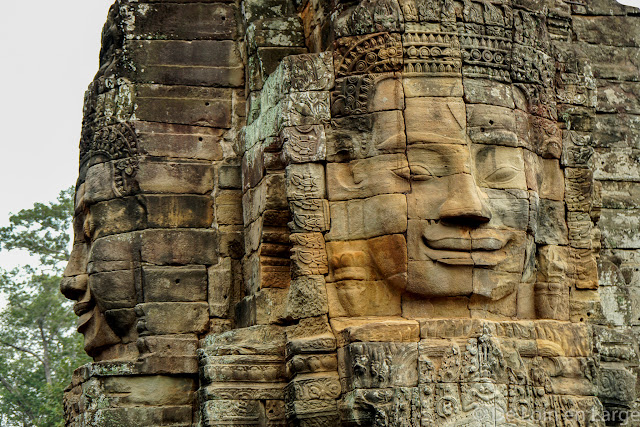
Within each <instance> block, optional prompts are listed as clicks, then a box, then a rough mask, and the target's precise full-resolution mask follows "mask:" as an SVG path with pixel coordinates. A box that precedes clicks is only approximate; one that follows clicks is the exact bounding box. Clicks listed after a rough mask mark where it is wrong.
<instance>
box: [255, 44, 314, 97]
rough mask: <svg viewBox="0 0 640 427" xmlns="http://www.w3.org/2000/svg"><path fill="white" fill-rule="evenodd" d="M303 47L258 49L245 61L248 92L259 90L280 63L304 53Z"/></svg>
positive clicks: (305, 50)
mask: <svg viewBox="0 0 640 427" xmlns="http://www.w3.org/2000/svg"><path fill="white" fill-rule="evenodd" d="M306 52H307V49H306V48H305V47H291V46H286V47H280V46H278V47H258V48H256V51H255V53H254V54H253V55H251V56H250V57H249V59H248V61H247V68H246V71H247V80H248V84H249V89H250V90H260V89H262V87H263V85H264V84H265V82H266V81H267V79H268V77H269V76H270V75H271V74H272V73H273V72H274V71H276V69H277V67H278V65H279V64H280V62H281V61H282V60H283V59H284V58H285V57H287V56H289V55H300V54H303V53H306Z"/></svg>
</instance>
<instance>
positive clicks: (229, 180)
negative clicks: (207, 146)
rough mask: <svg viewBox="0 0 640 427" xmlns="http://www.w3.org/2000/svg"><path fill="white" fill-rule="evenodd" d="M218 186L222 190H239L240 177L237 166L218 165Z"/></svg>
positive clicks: (240, 185) (240, 184) (240, 186)
mask: <svg viewBox="0 0 640 427" xmlns="http://www.w3.org/2000/svg"><path fill="white" fill-rule="evenodd" d="M218 185H219V186H220V188H224V189H236V190H238V189H241V188H242V176H241V170H240V167H239V166H236V165H220V167H219V168H218Z"/></svg>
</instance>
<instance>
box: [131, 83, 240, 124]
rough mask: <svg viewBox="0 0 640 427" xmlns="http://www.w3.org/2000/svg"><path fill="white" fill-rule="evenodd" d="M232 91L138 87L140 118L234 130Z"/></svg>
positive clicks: (179, 87) (136, 96)
mask: <svg viewBox="0 0 640 427" xmlns="http://www.w3.org/2000/svg"><path fill="white" fill-rule="evenodd" d="M232 94H233V92H232V90H230V89H219V88H205V87H194V86H163V85H144V84H141V85H136V94H135V100H136V104H137V109H136V118H137V119H138V120H142V121H149V122H161V123H167V124H178V125H192V126H209V127H213V128H227V129H228V128H230V127H231V98H232V96H233V95H232Z"/></svg>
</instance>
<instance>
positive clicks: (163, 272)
mask: <svg viewBox="0 0 640 427" xmlns="http://www.w3.org/2000/svg"><path fill="white" fill-rule="evenodd" d="M142 278H143V283H142V290H143V294H144V301H145V302H163V301H164V302H169V301H176V302H177V301H180V302H197V301H205V300H206V299H207V270H206V268H205V267H204V266H197V267H151V266H143V267H142Z"/></svg>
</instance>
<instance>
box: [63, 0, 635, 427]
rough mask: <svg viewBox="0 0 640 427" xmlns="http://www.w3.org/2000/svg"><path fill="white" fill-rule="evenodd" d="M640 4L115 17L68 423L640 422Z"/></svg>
mask: <svg viewBox="0 0 640 427" xmlns="http://www.w3.org/2000/svg"><path fill="white" fill-rule="evenodd" d="M638 16H640V12H639V11H638V10H636V9H633V8H629V7H624V6H621V5H619V4H617V3H615V2H614V1H613V0H571V1H569V0H361V1H357V0H354V1H342V0H235V1H233V0H231V1H209V0H198V1H196V0H175V1H164V0H118V1H116V2H115V4H114V5H113V6H112V7H111V9H110V12H109V17H108V20H107V23H106V24H105V27H104V30H103V35H102V48H101V51H100V70H99V71H98V73H97V75H96V77H95V79H94V81H93V82H92V83H91V85H90V86H89V89H88V91H87V93H86V96H85V102H84V120H83V125H82V138H81V142H80V172H79V178H78V183H77V186H76V197H75V219H74V230H75V239H74V249H73V252H72V255H71V259H70V261H69V265H68V267H67V269H66V271H65V278H64V279H63V282H62V284H61V290H62V292H63V293H64V294H65V296H67V297H68V298H70V299H72V300H75V301H76V302H77V303H76V305H75V307H74V310H75V313H76V314H77V315H78V316H79V321H78V325H79V326H78V331H79V332H81V333H82V334H83V335H84V339H85V350H86V351H87V353H88V354H89V355H90V356H92V357H93V358H94V362H93V363H91V364H88V365H86V366H83V367H81V368H79V369H78V370H77V371H76V373H75V374H74V377H73V379H72V382H71V384H70V386H69V387H68V389H67V391H66V394H65V413H66V422H67V425H69V426H201V427H205V426H230V425H233V426H241V425H242V426H326V427H332V426H380V427H382V426H398V427H400V426H402V427H405V426H406V427H420V426H460V427H461V426H477V427H485V426H554V427H556V426H557V427H559V426H604V425H605V421H606V422H607V425H620V423H622V422H624V421H627V422H629V420H632V419H633V418H632V416H634V414H635V416H637V420H638V422H640V415H638V414H639V413H638V412H635V411H637V409H639V408H638V402H637V400H636V382H637V375H638V364H639V363H638V362H639V360H640V357H639V355H638V351H639V349H638V342H637V335H638V332H640V329H638V326H640V274H639V273H638V271H640V239H639V238H638V236H639V235H640V225H639V224H640V222H639V220H638V212H640V184H639V183H638V182H640V160H639V159H640V142H639V141H640V119H639V117H640V100H639V99H638V98H639V97H640V69H639V67H640V20H639V18H638ZM616 423H617V424H616ZM627 425H633V424H627Z"/></svg>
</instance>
